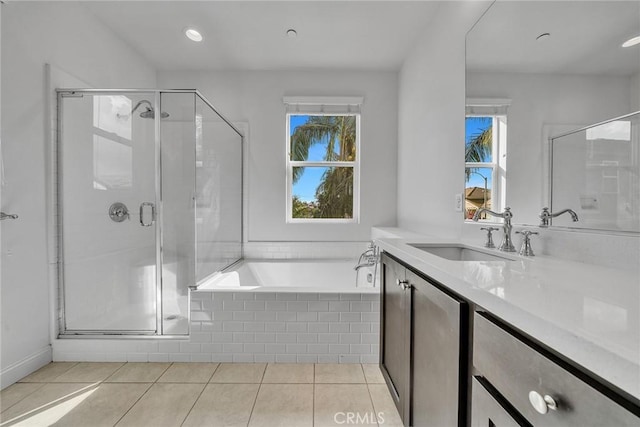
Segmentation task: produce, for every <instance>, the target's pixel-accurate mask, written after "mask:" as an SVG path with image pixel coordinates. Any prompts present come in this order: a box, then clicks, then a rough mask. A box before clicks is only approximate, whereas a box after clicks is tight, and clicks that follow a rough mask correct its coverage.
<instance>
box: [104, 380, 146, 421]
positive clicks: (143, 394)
mask: <svg viewBox="0 0 640 427" xmlns="http://www.w3.org/2000/svg"><path fill="white" fill-rule="evenodd" d="M147 384H150V385H149V387H147V389H146V390H145V391H144V393H142V394H141V395H140V397H139V398H138V399H136V401H135V402H133V405H131V406H130V407H129V409H127V410H126V411H125V412H124V414H122V416H121V417H120V418H118V421H116V422H115V424H113V425H114V426H116V425H117V424H118V423H119V422H120V421H122V419H123V418H124V417H126V416H127V414H128V413H129V412H131V410H132V409H133V407H134V406H136V405H137V404H138V402H140V401H141V400H142V398H143V397H144V396H145V395H146V394H147V393H148V392H149V390H151V387H153V384H154V383H147Z"/></svg>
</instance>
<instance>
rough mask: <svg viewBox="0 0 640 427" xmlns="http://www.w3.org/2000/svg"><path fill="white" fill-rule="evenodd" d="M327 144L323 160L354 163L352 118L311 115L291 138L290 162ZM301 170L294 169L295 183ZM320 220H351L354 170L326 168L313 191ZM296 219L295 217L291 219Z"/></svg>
mask: <svg viewBox="0 0 640 427" xmlns="http://www.w3.org/2000/svg"><path fill="white" fill-rule="evenodd" d="M318 143H326V144H327V147H326V151H325V153H324V160H325V161H354V160H355V158H356V118H355V116H311V117H310V118H309V119H308V120H307V122H306V123H305V124H303V125H300V126H298V127H297V128H296V130H295V132H294V133H293V135H291V160H292V161H304V160H307V159H308V157H309V149H310V148H311V147H312V146H313V145H315V144H318ZM303 171H304V168H294V169H293V183H296V182H297V181H298V180H299V179H300V177H301V176H302V173H303ZM316 199H317V200H318V211H317V212H318V217H319V218H351V216H352V215H353V168H350V167H344V168H343V167H331V168H327V170H326V171H325V172H324V174H323V175H322V178H321V182H320V185H319V186H318V188H317V190H316ZM294 217H295V216H294Z"/></svg>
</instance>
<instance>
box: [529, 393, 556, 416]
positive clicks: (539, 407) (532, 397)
mask: <svg viewBox="0 0 640 427" xmlns="http://www.w3.org/2000/svg"><path fill="white" fill-rule="evenodd" d="M529 402H531V406H533V409H535V410H536V411H537V412H538V413H540V414H543V415H544V414H546V413H547V412H549V409H551V410H553V411H555V410H556V409H558V404H557V403H556V401H555V399H554V398H553V397H551V396H549V395H548V394H545V395H544V397H543V396H542V395H541V394H540V393H538V392H537V391H530V392H529Z"/></svg>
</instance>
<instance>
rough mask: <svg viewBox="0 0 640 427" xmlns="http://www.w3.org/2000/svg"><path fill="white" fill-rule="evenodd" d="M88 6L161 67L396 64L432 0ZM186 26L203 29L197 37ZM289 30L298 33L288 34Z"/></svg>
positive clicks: (292, 67)
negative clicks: (199, 39)
mask: <svg viewBox="0 0 640 427" xmlns="http://www.w3.org/2000/svg"><path fill="white" fill-rule="evenodd" d="M83 7H86V8H87V9H88V10H89V11H90V12H91V13H93V14H94V15H95V16H96V17H97V18H98V19H99V20H100V21H102V22H104V24H105V25H106V26H108V27H109V28H111V29H112V30H113V31H114V32H115V33H116V34H118V35H119V37H121V38H122V39H123V40H124V41H126V42H127V43H128V44H130V45H131V46H132V47H133V48H134V49H136V50H137V51H138V52H140V54H141V55H143V56H144V57H146V58H147V59H148V60H149V61H150V62H151V63H152V64H153V65H155V66H156V67H157V68H158V69H161V70H204V69H217V70H283V69H289V70H299V69H373V70H398V69H399V68H400V67H401V65H402V62H403V60H404V58H405V57H406V55H407V53H408V52H409V50H410V49H411V47H412V46H413V45H414V43H415V40H416V39H417V37H418V36H419V35H420V34H421V33H422V32H423V31H424V30H425V29H426V28H427V25H428V24H429V21H430V19H431V17H432V16H433V15H434V12H435V11H436V9H437V7H438V2H434V1H394V0H389V1H344V0H343V1H237V0H236V1H95V2H93V1H92V2H85V3H83ZM187 26H192V27H194V28H197V29H198V30H199V31H201V32H202V34H203V36H204V41H203V42H201V43H194V42H192V41H190V40H188V39H187V38H186V37H184V35H183V29H184V28H185V27H187ZM289 28H294V29H295V30H296V31H297V32H298V36H297V37H296V38H289V37H287V36H286V30H287V29H289Z"/></svg>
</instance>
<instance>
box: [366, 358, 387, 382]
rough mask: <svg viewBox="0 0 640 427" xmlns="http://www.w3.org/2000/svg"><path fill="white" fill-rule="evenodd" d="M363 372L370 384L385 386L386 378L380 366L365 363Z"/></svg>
mask: <svg viewBox="0 0 640 427" xmlns="http://www.w3.org/2000/svg"><path fill="white" fill-rule="evenodd" d="M362 370H363V371H364V377H365V379H366V380H367V383H368V384H384V377H383V376H382V372H380V367H379V366H378V365H374V364H369V363H366V364H365V363H363V364H362Z"/></svg>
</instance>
